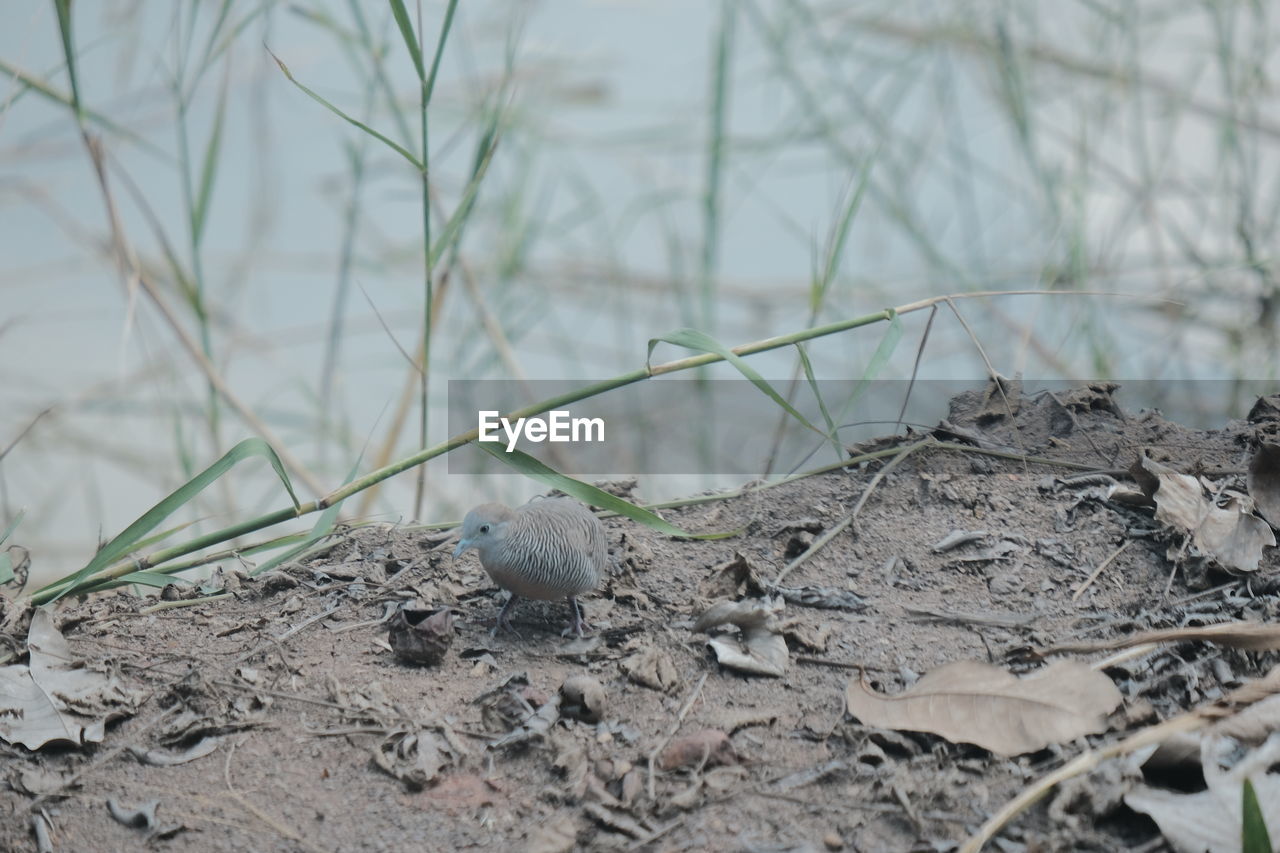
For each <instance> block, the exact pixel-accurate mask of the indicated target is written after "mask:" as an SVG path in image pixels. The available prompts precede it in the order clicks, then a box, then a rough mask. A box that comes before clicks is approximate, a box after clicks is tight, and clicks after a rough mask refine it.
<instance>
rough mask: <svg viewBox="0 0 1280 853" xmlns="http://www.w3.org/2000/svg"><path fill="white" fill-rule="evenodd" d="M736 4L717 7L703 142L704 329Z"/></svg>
mask: <svg viewBox="0 0 1280 853" xmlns="http://www.w3.org/2000/svg"><path fill="white" fill-rule="evenodd" d="M737 9H738V3H737V0H724V2H722V3H721V5H720V33H719V35H718V36H717V38H716V50H715V57H714V60H713V66H712V68H713V72H714V73H713V76H712V84H711V128H710V133H709V134H708V139H707V177H706V189H705V190H704V191H703V195H702V261H701V270H700V273H701V274H700V280H699V282H698V287H699V291H700V300H699V303H700V310H699V317H698V323H699V324H700V325H701V326H702V327H703V328H706V329H710V328H714V325H715V317H714V311H715V304H716V293H715V277H716V267H717V262H718V260H719V255H720V231H721V224H720V212H721V210H720V208H721V202H722V200H723V199H722V195H723V193H722V189H721V185H722V183H723V177H724V171H725V159H726V157H727V154H728V147H729V145H728V136H727V134H726V133H725V117H726V116H727V114H728V112H729V82H730V79H731V76H732V75H731V73H730V68H731V66H732V63H733V59H732V57H733V44H734V33H735V32H736V30H737V25H736V22H737Z"/></svg>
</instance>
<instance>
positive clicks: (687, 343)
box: [646, 329, 827, 438]
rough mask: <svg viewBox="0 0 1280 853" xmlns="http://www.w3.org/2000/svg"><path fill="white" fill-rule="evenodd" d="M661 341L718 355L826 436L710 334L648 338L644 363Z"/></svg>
mask: <svg viewBox="0 0 1280 853" xmlns="http://www.w3.org/2000/svg"><path fill="white" fill-rule="evenodd" d="M662 341H665V342H667V343H669V344H675V345H676V346H681V347H688V348H689V349H692V350H698V351H699V352H709V353H713V354H715V355H718V356H720V357H721V358H723V359H724V360H725V361H727V362H729V363H730V364H732V365H733V366H734V367H736V368H737V369H738V372H739V373H741V374H742V375H743V376H745V377H746V378H747V379H748V380H750V382H751V384H752V385H754V386H756V387H757V388H759V389H760V390H761V391H763V392H764V393H765V394H766V395H767V396H768V397H769V399H771V400H773V402H775V403H777V404H778V405H779V406H781V407H782V408H783V409H784V410H785V411H786V412H787V414H789V415H791V416H792V417H793V418H795V419H796V420H798V421H799V422H800V423H802V424H803V425H804V426H806V427H808V428H809V429H811V430H813V431H814V432H816V433H817V434H818V435H820V436H822V437H823V438H826V436H827V433H825V432H823V431H822V430H820V429H818V428H817V427H816V426H814V425H813V424H812V423H810V422H809V419H808V418H806V417H805V416H804V415H802V414H800V413H799V412H798V411H796V409H795V407H794V406H792V405H791V404H790V403H788V402H787V401H786V400H785V399H783V396H782V395H781V394H779V393H778V392H777V391H776V390H774V387H773V386H772V385H770V384H769V383H768V382H767V381H766V380H765V378H764V377H763V376H761V375H760V374H759V373H756V371H755V368H753V367H751V365H749V364H747V362H746V360H745V359H743V358H742V356H740V355H738V354H737V353H736V352H734V351H733V350H731V349H730V348H729V347H727V346H725V345H724V344H722V343H720V342H719V341H717V340H716V339H715V338H713V337H711V336H710V335H708V334H706V333H704V332H699V331H698V330H697V329H676V330H675V331H674V332H668V333H667V334H665V335H662V336H660V337H656V338H650V339H649V356H648V358H647V359H646V364H648V363H649V362H650V361H651V360H652V359H653V348H654V347H655V346H657V345H658V344H659V343H660V342H662Z"/></svg>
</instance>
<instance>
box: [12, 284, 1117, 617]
mask: <svg viewBox="0 0 1280 853" xmlns="http://www.w3.org/2000/svg"><path fill="white" fill-rule="evenodd" d="M1086 293H1089V295H1101V294H1098V293H1096V292H1086V291H1049V290H1003V291H981V292H976V293H962V294H953V295H946V296H934V297H930V298H928V299H921V300H919V301H916V302H910V303H907V304H905V305H901V306H899V307H897V308H886V309H884V310H883V311H877V312H875V313H873V314H864V315H862V316H860V317H854V318H851V319H848V320H841V321H838V322H835V323H827V324H826V325H822V326H815V327H813V328H810V329H802V330H800V331H798V332H791V333H789V334H786V335H777V336H774V337H771V338H764V339H762V340H759V341H754V342H752V343H748V344H743V345H741V346H738V347H733V348H732V349H731V351H732V352H733V353H734V354H735V355H739V356H748V355H755V354H757V353H762V352H767V351H769V350H774V349H779V348H781V347H785V346H791V345H793V344H796V343H799V342H801V341H808V340H813V339H815V338H821V337H826V336H827V335H834V334H837V333H839V332H846V331H849V330H850V329H856V328H859V327H861V326H869V325H871V324H872V323H879V322H886V321H888V320H890V319H891V318H892V317H893V316H894V315H895V314H910V313H913V312H916V311H921V310H924V309H926V308H932V307H933V306H934V305H936V304H938V303H940V302H946V301H947V300H952V299H980V298H991V297H999V296H1037V295H1038V296H1081V295H1085V294H1086ZM1107 295H1113V296H1114V295H1119V294H1107ZM724 360H725V359H724V358H723V357H722V356H720V355H716V354H714V353H704V354H702V355H693V356H688V357H686V358H680V359H676V360H674V361H668V362H665V363H663V364H657V365H646V366H645V367H641V368H637V369H636V370H632V371H629V372H627V373H623V374H620V375H618V376H615V377H613V378H612V379H606V380H603V381H601V382H596V383H593V384H591V385H585V386H583V387H581V388H577V389H575V390H572V391H567V392H565V393H564V394H560V395H558V396H555V397H550V398H548V399H545V400H541V401H539V402H537V403H532V404H530V405H528V406H525V407H524V408H522V409H517V410H516V411H514V412H510V413H508V414H507V415H506V417H508V418H509V419H511V420H515V419H517V418H527V417H532V416H534V415H539V414H542V413H544V412H548V411H550V410H552V409H555V408H559V407H563V406H567V405H569V404H570V403H576V402H578V401H580V400H586V399H589V398H591V397H596V396H599V395H600V394H604V393H606V392H609V391H614V390H616V389H618V388H623V387H626V386H627V385H633V384H635V383H637V382H642V381H644V380H646V379H649V378H651V377H654V376H663V375H666V374H669V373H679V372H681V371H685V370H692V369H694V368H697V367H703V366H705V365H708V364H715V363H716V362H718V361H724ZM478 436H479V430H478V428H477V429H471V430H468V431H467V432H464V433H459V434H458V435H455V436H453V437H452V438H450V439H448V440H447V441H444V442H441V443H440V444H437V445H435V446H434V447H428V448H425V449H424V450H421V451H419V452H418V453H415V454H413V455H411V456H407V457H405V458H404V459H401V460H399V461H396V462H393V463H391V464H389V465H384V466H382V467H381V468H378V469H377V470H374V471H371V472H369V473H368V474H366V475H364V476H363V477H360V478H358V479H355V480H352V481H351V482H350V483H348V484H347V485H345V486H342V487H341V488H338V489H335V490H334V491H332V492H330V493H329V494H327V495H325V496H324V497H322V498H320V499H318V500H314V501H308V502H307V503H304V504H301V505H300V506H298V507H297V508H296V509H295V508H294V507H287V508H285V509H280V510H276V511H275V512H270V513H267V514H266V515H260V516H257V517H256V518H251V519H248V520H246V521H242V522H240V523H239V524H233V525H231V526H229V527H224V528H222V529H221V530H215V531H213V532H212V533H208V534H205V535H204V536H199V537H196V538H195V539H192V540H191V541H189V542H185V543H183V544H181V545H175V546H173V547H170V548H164V549H161V550H159V551H155V552H153V553H151V554H149V555H147V556H144V557H137V558H131V559H128V560H123V561H121V562H119V563H116V564H114V565H112V566H110V567H108V568H106V569H103V570H102V571H101V572H99V573H97V574H96V575H95V576H94V577H93V579H92V584H93V585H97V584H99V583H101V582H102V581H106V580H114V579H116V578H120V577H123V576H124V575H127V574H129V573H131V572H136V571H141V570H145V569H148V568H151V567H153V566H158V565H160V564H161V563H166V562H168V561H169V560H173V559H175V558H177V557H182V556H185V555H187V554H191V553H193V552H195V551H200V550H202V549H204V548H208V547H211V546H213V545H218V544H221V543H223V542H228V541H231V540H232V539H235V538H237V537H240V536H244V535H246V534H249V533H253V532H254V531H257V530H262V529H264V528H267V527H271V526H273V525H276V524H280V523H282V522H285V521H289V520H291V519H294V518H300V517H302V516H304V515H309V514H311V513H313V512H318V511H320V510H323V509H325V508H326V507H330V506H333V505H334V504H335V503H337V502H339V501H343V500H346V499H347V498H349V497H351V496H352V495H354V494H357V493H359V492H362V491H364V490H365V489H367V488H369V487H370V486H373V485H375V484H377V483H380V482H382V481H383V480H387V479H390V478H391V477H394V476H395V475H397V474H401V473H404V472H405V471H408V470H409V469H411V468H414V467H416V466H418V465H422V464H423V463H425V462H428V461H430V460H432V459H435V458H436V457H438V456H443V455H444V454H446V453H449V452H450V451H452V450H455V449H457V448H459V447H461V446H462V445H464V444H469V443H470V442H472V441H475V440H476V438H477V437H478ZM66 591H67V590H66V584H65V582H59V581H55V582H53V583H52V584H49V585H48V586H45V587H44V588H42V589H40V590H37V591H36V592H35V593H33V594H32V596H31V598H32V601H33V602H34V603H36V604H46V603H48V602H50V601H52V600H54V599H56V598H58V597H59V596H61V595H63V594H64V593H65V592H66Z"/></svg>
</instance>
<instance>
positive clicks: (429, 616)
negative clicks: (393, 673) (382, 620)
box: [388, 608, 454, 666]
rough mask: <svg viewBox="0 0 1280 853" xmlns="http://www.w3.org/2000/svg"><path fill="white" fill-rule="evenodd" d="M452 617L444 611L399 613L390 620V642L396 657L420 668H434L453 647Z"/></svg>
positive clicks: (447, 611) (400, 611)
mask: <svg viewBox="0 0 1280 853" xmlns="http://www.w3.org/2000/svg"><path fill="white" fill-rule="evenodd" d="M453 622H454V619H453V614H452V613H451V612H449V609H448V608H444V609H442V610H436V611H430V610H405V609H401V610H399V611H398V612H397V613H396V615H395V616H393V617H392V618H391V624H390V634H389V636H388V640H389V641H390V643H391V650H392V651H393V652H395V654H396V657H398V658H399V659H400V660H402V661H405V662H406V663H412V664H418V665H419V666H435V665H436V664H438V663H440V661H442V660H443V659H444V656H445V654H446V653H447V652H448V651H449V646H451V645H452V644H453Z"/></svg>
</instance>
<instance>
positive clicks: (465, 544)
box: [453, 539, 471, 560]
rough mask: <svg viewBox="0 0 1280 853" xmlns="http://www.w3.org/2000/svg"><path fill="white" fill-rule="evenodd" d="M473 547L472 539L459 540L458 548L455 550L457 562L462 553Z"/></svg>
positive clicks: (454, 555)
mask: <svg viewBox="0 0 1280 853" xmlns="http://www.w3.org/2000/svg"><path fill="white" fill-rule="evenodd" d="M470 547H471V540H470V539H459V540H458V547H457V548H454V549H453V558H454V559H455V560H456V559H458V558H459V557H461V556H462V552H463V551H465V550H467V549H468V548H470Z"/></svg>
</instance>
